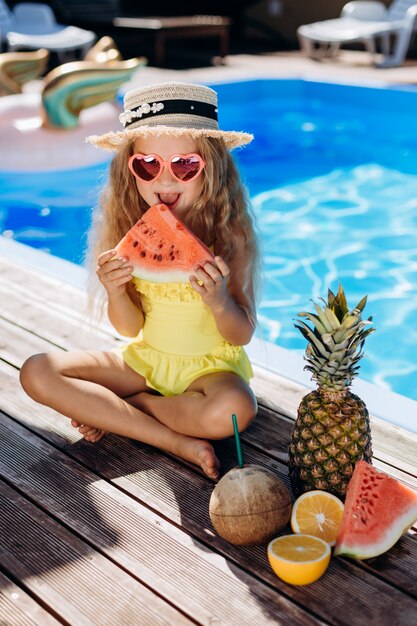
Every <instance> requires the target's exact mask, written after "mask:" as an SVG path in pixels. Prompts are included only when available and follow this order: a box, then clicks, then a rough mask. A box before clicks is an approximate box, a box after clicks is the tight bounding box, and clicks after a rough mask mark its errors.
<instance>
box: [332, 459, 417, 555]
mask: <svg viewBox="0 0 417 626" xmlns="http://www.w3.org/2000/svg"><path fill="white" fill-rule="evenodd" d="M416 521H417V493H416V492H415V491H413V490H412V489H410V488H409V487H407V486H406V485H403V484H402V483H400V482H399V481H397V480H395V479H394V478H392V477H391V476H388V475H387V474H385V473H384V472H380V471H378V470H376V469H375V468H374V467H372V466H371V465H370V464H369V463H367V462H365V461H359V462H358V463H357V464H356V466H355V470H354V472H353V475H352V478H351V480H350V482H349V485H348V490H347V494H346V501H345V507H344V511H343V516H342V520H341V523H340V526H339V533H338V536H337V539H336V546H335V550H334V554H335V556H347V557H351V558H354V559H359V560H362V559H370V558H374V557H376V556H379V555H381V554H383V553H384V552H386V551H387V550H389V549H390V548H392V547H393V545H394V544H395V543H396V542H397V541H398V539H400V537H401V535H403V534H404V533H406V532H407V531H408V530H409V528H410V527H411V526H412V525H413V524H414V522H416Z"/></svg>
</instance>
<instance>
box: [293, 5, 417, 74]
mask: <svg viewBox="0 0 417 626" xmlns="http://www.w3.org/2000/svg"><path fill="white" fill-rule="evenodd" d="M416 15H417V3H416V0H394V1H393V2H392V4H391V5H390V6H389V7H388V8H387V7H386V6H385V5H384V4H382V2H373V1H368V2H365V1H362V0H354V1H353V2H348V4H346V5H345V6H344V7H343V9H342V12H341V14H340V17H339V18H337V19H333V20H324V21H322V22H314V23H313V24H305V25H303V26H300V27H299V28H298V30H297V35H298V38H299V41H300V45H301V48H302V49H303V50H304V52H305V53H306V54H307V55H308V56H310V57H314V56H316V55H317V50H316V44H317V45H318V46H319V50H318V54H320V53H323V49H324V50H325V51H326V49H327V53H329V54H334V53H336V52H337V50H338V49H339V47H340V46H342V45H343V44H345V43H353V42H361V43H363V44H364V45H365V47H366V49H367V50H368V51H369V52H370V53H371V54H372V55H375V53H376V42H377V40H378V39H380V40H381V51H382V53H383V59H382V62H380V63H377V65H378V67H395V66H398V65H402V63H403V62H404V60H405V57H406V54H407V51H408V48H409V45H410V42H411V38H412V36H413V32H414V30H415V29H416V27H417V20H416ZM391 36H393V39H394V41H393V47H392V49H391V46H390V44H391Z"/></svg>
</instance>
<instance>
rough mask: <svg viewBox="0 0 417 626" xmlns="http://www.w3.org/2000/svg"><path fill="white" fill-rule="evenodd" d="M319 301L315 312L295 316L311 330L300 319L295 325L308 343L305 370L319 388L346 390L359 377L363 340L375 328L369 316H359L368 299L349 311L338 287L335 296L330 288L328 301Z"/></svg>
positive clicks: (341, 290) (362, 300) (364, 299)
mask: <svg viewBox="0 0 417 626" xmlns="http://www.w3.org/2000/svg"><path fill="white" fill-rule="evenodd" d="M320 300H321V301H322V303H323V304H322V305H319V304H316V303H314V302H313V304H314V308H315V312H314V313H311V312H305V311H303V312H301V313H299V314H298V315H299V317H301V318H306V320H307V321H308V322H311V324H312V325H313V326H312V327H311V326H309V325H308V323H306V322H304V321H301V320H296V321H295V322H294V326H295V327H296V328H297V329H298V330H299V331H300V332H301V333H302V335H303V337H304V338H305V339H306V340H307V342H308V345H307V348H306V352H305V360H306V361H307V365H305V367H304V369H305V370H308V371H310V372H311V373H312V378H313V379H315V380H316V381H317V383H318V385H319V388H320V387H326V388H327V389H333V390H334V389H338V390H341V389H344V388H346V387H349V386H350V384H351V382H352V379H353V378H354V377H355V376H356V375H357V374H358V372H359V369H360V365H359V362H360V360H361V358H362V357H363V346H364V343H365V339H366V337H367V336H368V335H369V334H370V333H372V332H374V330H375V328H374V327H371V326H372V316H371V317H369V318H368V319H367V320H363V319H362V317H361V313H362V311H363V309H364V307H365V305H366V301H367V296H365V297H364V298H362V299H361V300H360V302H359V303H358V305H357V307H356V308H355V309H352V310H351V311H349V309H348V305H347V301H346V296H345V293H344V290H343V287H342V285H341V284H339V288H338V291H337V294H336V295H335V294H334V293H333V292H332V291H331V289H329V290H328V299H327V302H326V301H325V300H323V298H320Z"/></svg>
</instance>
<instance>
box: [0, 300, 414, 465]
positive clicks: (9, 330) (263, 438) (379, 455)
mask: <svg viewBox="0 0 417 626" xmlns="http://www.w3.org/2000/svg"><path fill="white" fill-rule="evenodd" d="M42 307H43V305H42ZM10 317H12V316H11V315H10ZM41 319H42V322H41V323H42V326H41V327H40V328H39V330H38V331H37V332H38V334H36V335H35V334H34V333H33V332H31V333H26V332H25V330H24V329H23V328H22V327H20V326H16V325H15V323H14V322H10V321H9V320H5V319H1V317H0V337H1V339H0V351H1V352H0V355H1V357H0V358H3V359H4V360H5V361H7V362H8V363H10V364H12V365H14V366H16V367H20V365H21V364H22V363H23V361H24V360H25V359H26V358H28V357H29V356H30V355H31V354H34V353H36V352H42V351H48V350H53V349H57V348H58V347H59V346H58V345H57V343H56V342H59V338H57V337H56V336H55V339H54V343H53V344H51V343H50V341H49V340H48V339H46V340H45V342H44V343H43V339H42V338H41V337H40V335H41V334H43V331H42V328H43V327H44V325H45V323H48V322H49V319H46V320H45V319H44V317H42V318H41ZM23 323H24V322H23ZM38 323H39V320H38ZM71 323H72V322H71ZM60 329H61V330H62V332H63V333H65V334H66V339H64V340H63V341H62V342H61V343H64V344H67V345H66V347H67V348H69V349H72V348H74V347H76V344H77V341H78V339H74V340H72V336H73V328H70V329H68V328H67V327H66V326H65V324H63V323H60ZM48 333H49V331H47V333H46V334H48ZM75 336H76V337H77V336H78V335H77V333H75ZM92 347H94V346H92ZM95 347H97V348H98V349H100V348H102V347H103V346H102V343H101V339H99V340H98V344H96V346H95ZM109 347H111V346H109ZM15 355H16V358H15ZM276 420H277V418H276V412H275V411H273V410H272V409H269V408H268V407H265V406H262V405H261V411H260V414H259V416H258V418H257V420H255V422H254V424H253V426H252V427H251V429H249V431H247V432H246V433H245V434H244V435H243V436H242V440H243V441H244V442H247V443H248V444H250V445H252V446H254V447H256V448H258V449H259V450H262V451H263V452H266V453H268V454H269V455H271V456H273V457H274V458H275V459H277V460H279V461H281V462H284V463H286V462H287V456H288V445H289V442H290V438H291V431H292V428H293V424H294V422H293V420H292V419H290V418H286V419H281V421H280V427H279V428H276ZM371 424H372V436H373V442H374V456H375V459H377V460H381V461H383V462H384V463H386V464H388V465H392V466H393V467H397V468H398V469H400V470H403V471H404V472H406V473H408V474H410V475H412V476H414V477H417V464H416V463H415V462H414V463H413V458H414V456H415V446H416V445H417V435H414V434H413V433H408V432H407V431H404V430H403V429H401V428H398V427H392V425H389V424H386V423H385V422H382V420H377V419H376V418H371ZM379 446H381V447H382V451H381V450H380V447H379Z"/></svg>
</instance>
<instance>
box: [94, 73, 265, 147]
mask: <svg viewBox="0 0 417 626" xmlns="http://www.w3.org/2000/svg"><path fill="white" fill-rule="evenodd" d="M119 119H120V121H121V123H122V124H123V126H124V130H121V131H119V132H109V133H105V134H104V135H92V136H90V137H87V141H89V142H90V143H92V144H94V145H95V146H97V147H99V148H103V149H104V150H117V148H118V147H119V146H120V145H121V144H122V143H124V142H125V141H126V139H130V138H136V137H157V136H162V135H170V136H172V137H179V136H181V135H188V136H191V137H193V138H197V137H201V136H204V137H216V138H219V139H223V140H224V142H225V144H226V146H227V147H228V148H229V149H230V150H231V149H232V148H237V147H238V146H244V145H245V144H247V143H249V142H250V141H252V139H253V135H250V134H249V133H243V132H238V131H232V130H220V129H219V124H218V121H217V93H216V92H215V91H214V90H213V89H210V87H205V86H203V85H193V84H190V83H177V82H172V83H161V84H159V85H150V86H147V87H140V88H138V89H133V90H132V91H128V92H127V93H126V94H125V97H124V112H123V113H122V114H121V115H120V116H119Z"/></svg>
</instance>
